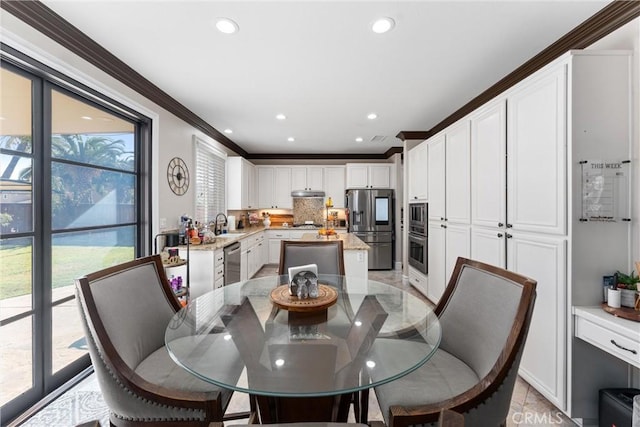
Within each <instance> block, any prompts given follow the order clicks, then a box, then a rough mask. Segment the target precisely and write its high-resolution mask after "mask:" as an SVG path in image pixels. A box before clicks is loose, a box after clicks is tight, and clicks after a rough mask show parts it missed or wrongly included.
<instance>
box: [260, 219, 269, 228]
mask: <svg viewBox="0 0 640 427" xmlns="http://www.w3.org/2000/svg"><path fill="white" fill-rule="evenodd" d="M262 224H264V226H265V227H267V228H269V226H270V225H271V220H270V219H269V217H266V218H265V219H264V220H263V221H262Z"/></svg>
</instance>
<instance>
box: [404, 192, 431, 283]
mask: <svg viewBox="0 0 640 427" xmlns="http://www.w3.org/2000/svg"><path fill="white" fill-rule="evenodd" d="M427 215H428V206H427V204H426V203H410V204H409V239H408V240H409V241H408V248H407V253H408V254H409V265H410V266H412V267H413V268H415V269H417V270H418V271H420V272H421V273H423V274H428V273H429V268H428V261H427V259H428V251H429V246H428V241H427Z"/></svg>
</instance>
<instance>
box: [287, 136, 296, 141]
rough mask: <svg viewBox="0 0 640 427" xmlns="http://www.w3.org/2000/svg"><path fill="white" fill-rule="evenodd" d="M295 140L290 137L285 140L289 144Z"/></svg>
mask: <svg viewBox="0 0 640 427" xmlns="http://www.w3.org/2000/svg"><path fill="white" fill-rule="evenodd" d="M295 140H296V139H295V138H294V137H292V136H290V137H289V138H287V141H289V142H293V141H295Z"/></svg>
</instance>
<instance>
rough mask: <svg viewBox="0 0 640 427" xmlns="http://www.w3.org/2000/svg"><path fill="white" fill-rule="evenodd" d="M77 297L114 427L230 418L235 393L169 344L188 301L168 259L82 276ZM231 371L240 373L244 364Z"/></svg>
mask: <svg viewBox="0 0 640 427" xmlns="http://www.w3.org/2000/svg"><path fill="white" fill-rule="evenodd" d="M76 296H77V300H78V304H79V306H80V314H81V318H82V322H83V327H84V332H85V335H86V338H87V343H88V347H89V353H90V356H91V361H92V364H93V367H94V370H95V373H96V377H97V379H98V383H99V386H100V390H101V391H102V394H103V395H104V399H105V402H106V403H107V405H108V407H109V409H110V412H111V414H110V421H111V424H112V425H115V426H133V425H145V426H153V425H172V426H173V425H187V426H189V425H191V426H206V425H208V424H209V422H211V421H222V420H223V415H224V411H225V409H226V407H227V405H228V403H229V400H230V398H231V394H232V392H231V391H228V390H223V389H220V388H218V387H216V386H213V385H212V384H209V383H207V382H204V381H202V380H200V379H198V378H196V377H195V376H193V375H191V374H190V373H188V372H187V371H186V370H184V369H183V368H181V367H180V366H178V365H177V364H176V363H175V362H174V361H173V360H172V359H171V356H170V355H169V353H168V351H167V349H166V347H165V343H164V334H165V328H166V327H167V325H168V324H169V321H170V319H171V318H172V316H173V315H174V314H175V313H176V312H177V311H178V310H179V309H180V308H181V306H180V303H179V302H178V300H177V299H176V298H175V296H174V295H173V292H172V291H171V288H170V287H169V285H168V283H167V278H166V275H165V272H164V268H163V266H162V261H161V260H160V256H158V255H154V256H150V257H146V258H140V259H137V260H134V261H130V262H126V263H123V264H120V265H117V266H114V267H111V268H107V269H104V270H101V271H98V272H95V273H91V274H88V275H86V276H84V277H82V278H80V279H76ZM201 344H202V343H201ZM185 345H189V344H188V343H185ZM191 345H194V346H195V345H197V344H191ZM238 360H239V357H238ZM229 369H232V370H233V369H236V370H237V371H238V375H240V373H241V370H242V365H241V363H239V364H238V366H229ZM247 415H249V414H247Z"/></svg>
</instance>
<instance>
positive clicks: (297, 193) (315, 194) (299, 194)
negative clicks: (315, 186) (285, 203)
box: [291, 190, 324, 197]
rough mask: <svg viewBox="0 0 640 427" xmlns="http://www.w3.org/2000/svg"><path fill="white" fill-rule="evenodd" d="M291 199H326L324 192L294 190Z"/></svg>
mask: <svg viewBox="0 0 640 427" xmlns="http://www.w3.org/2000/svg"><path fill="white" fill-rule="evenodd" d="M291 197H324V191H313V190H294V191H292V192H291Z"/></svg>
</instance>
